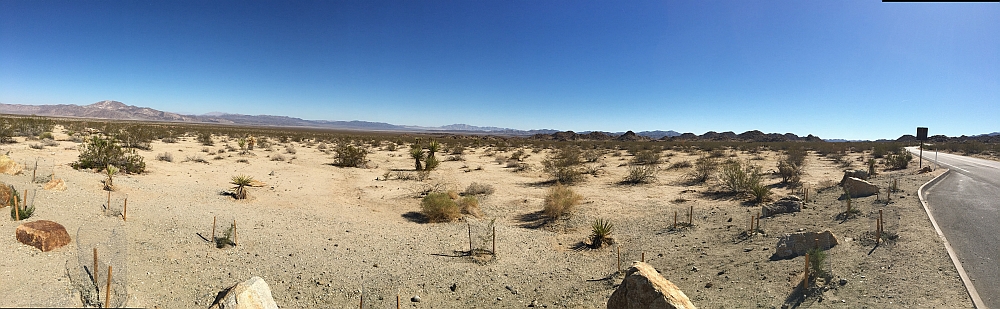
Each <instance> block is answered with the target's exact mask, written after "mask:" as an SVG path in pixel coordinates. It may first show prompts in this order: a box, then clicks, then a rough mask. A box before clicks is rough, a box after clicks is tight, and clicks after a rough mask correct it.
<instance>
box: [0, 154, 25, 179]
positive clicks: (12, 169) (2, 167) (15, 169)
mask: <svg viewBox="0 0 1000 309" xmlns="http://www.w3.org/2000/svg"><path fill="white" fill-rule="evenodd" d="M23 170H24V166H23V165H20V164H17V162H14V160H11V158H10V157H8V156H6V155H0V173H4V174H7V175H17V174H20V173H21V171H23Z"/></svg>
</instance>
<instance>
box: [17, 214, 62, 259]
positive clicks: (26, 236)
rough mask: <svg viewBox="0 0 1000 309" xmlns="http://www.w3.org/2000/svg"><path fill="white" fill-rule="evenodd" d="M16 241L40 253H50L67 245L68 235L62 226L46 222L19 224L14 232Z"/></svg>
mask: <svg viewBox="0 0 1000 309" xmlns="http://www.w3.org/2000/svg"><path fill="white" fill-rule="evenodd" d="M14 235H15V236H16V237H17V241H20V242H21V243H23V244H25V245H29V246H32V247H35V248H38V250H42V252H48V251H52V250H54V249H56V248H59V247H62V246H65V245H67V244H69V240H70V239H69V233H67V232H66V228H65V227H63V226H62V224H59V223H55V222H52V221H48V220H38V221H33V222H28V223H24V224H21V225H20V226H18V227H17V230H16V231H14Z"/></svg>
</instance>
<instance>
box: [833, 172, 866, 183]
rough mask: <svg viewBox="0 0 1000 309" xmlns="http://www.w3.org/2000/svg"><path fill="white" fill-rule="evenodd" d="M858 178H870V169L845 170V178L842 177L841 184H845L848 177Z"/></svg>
mask: <svg viewBox="0 0 1000 309" xmlns="http://www.w3.org/2000/svg"><path fill="white" fill-rule="evenodd" d="M851 177H854V178H857V179H862V180H868V171H863V170H846V171H844V178H842V179H840V184H841V185H843V184H844V181H846V180H847V178H851Z"/></svg>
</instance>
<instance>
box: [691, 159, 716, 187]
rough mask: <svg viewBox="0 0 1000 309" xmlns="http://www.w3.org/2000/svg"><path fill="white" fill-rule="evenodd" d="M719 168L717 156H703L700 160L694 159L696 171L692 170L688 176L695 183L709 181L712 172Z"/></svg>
mask: <svg viewBox="0 0 1000 309" xmlns="http://www.w3.org/2000/svg"><path fill="white" fill-rule="evenodd" d="M718 168H719V160H718V159H716V158H715V157H706V156H702V157H700V158H698V160H696V161H694V171H692V172H691V173H690V174H689V175H688V178H691V181H693V182H695V183H702V182H705V181H708V179H709V178H712V174H714V173H715V171H716V170H717V169H718Z"/></svg>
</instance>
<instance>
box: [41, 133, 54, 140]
mask: <svg viewBox="0 0 1000 309" xmlns="http://www.w3.org/2000/svg"><path fill="white" fill-rule="evenodd" d="M38 139H42V140H44V139H56V138H55V137H52V132H42V134H38Z"/></svg>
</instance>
